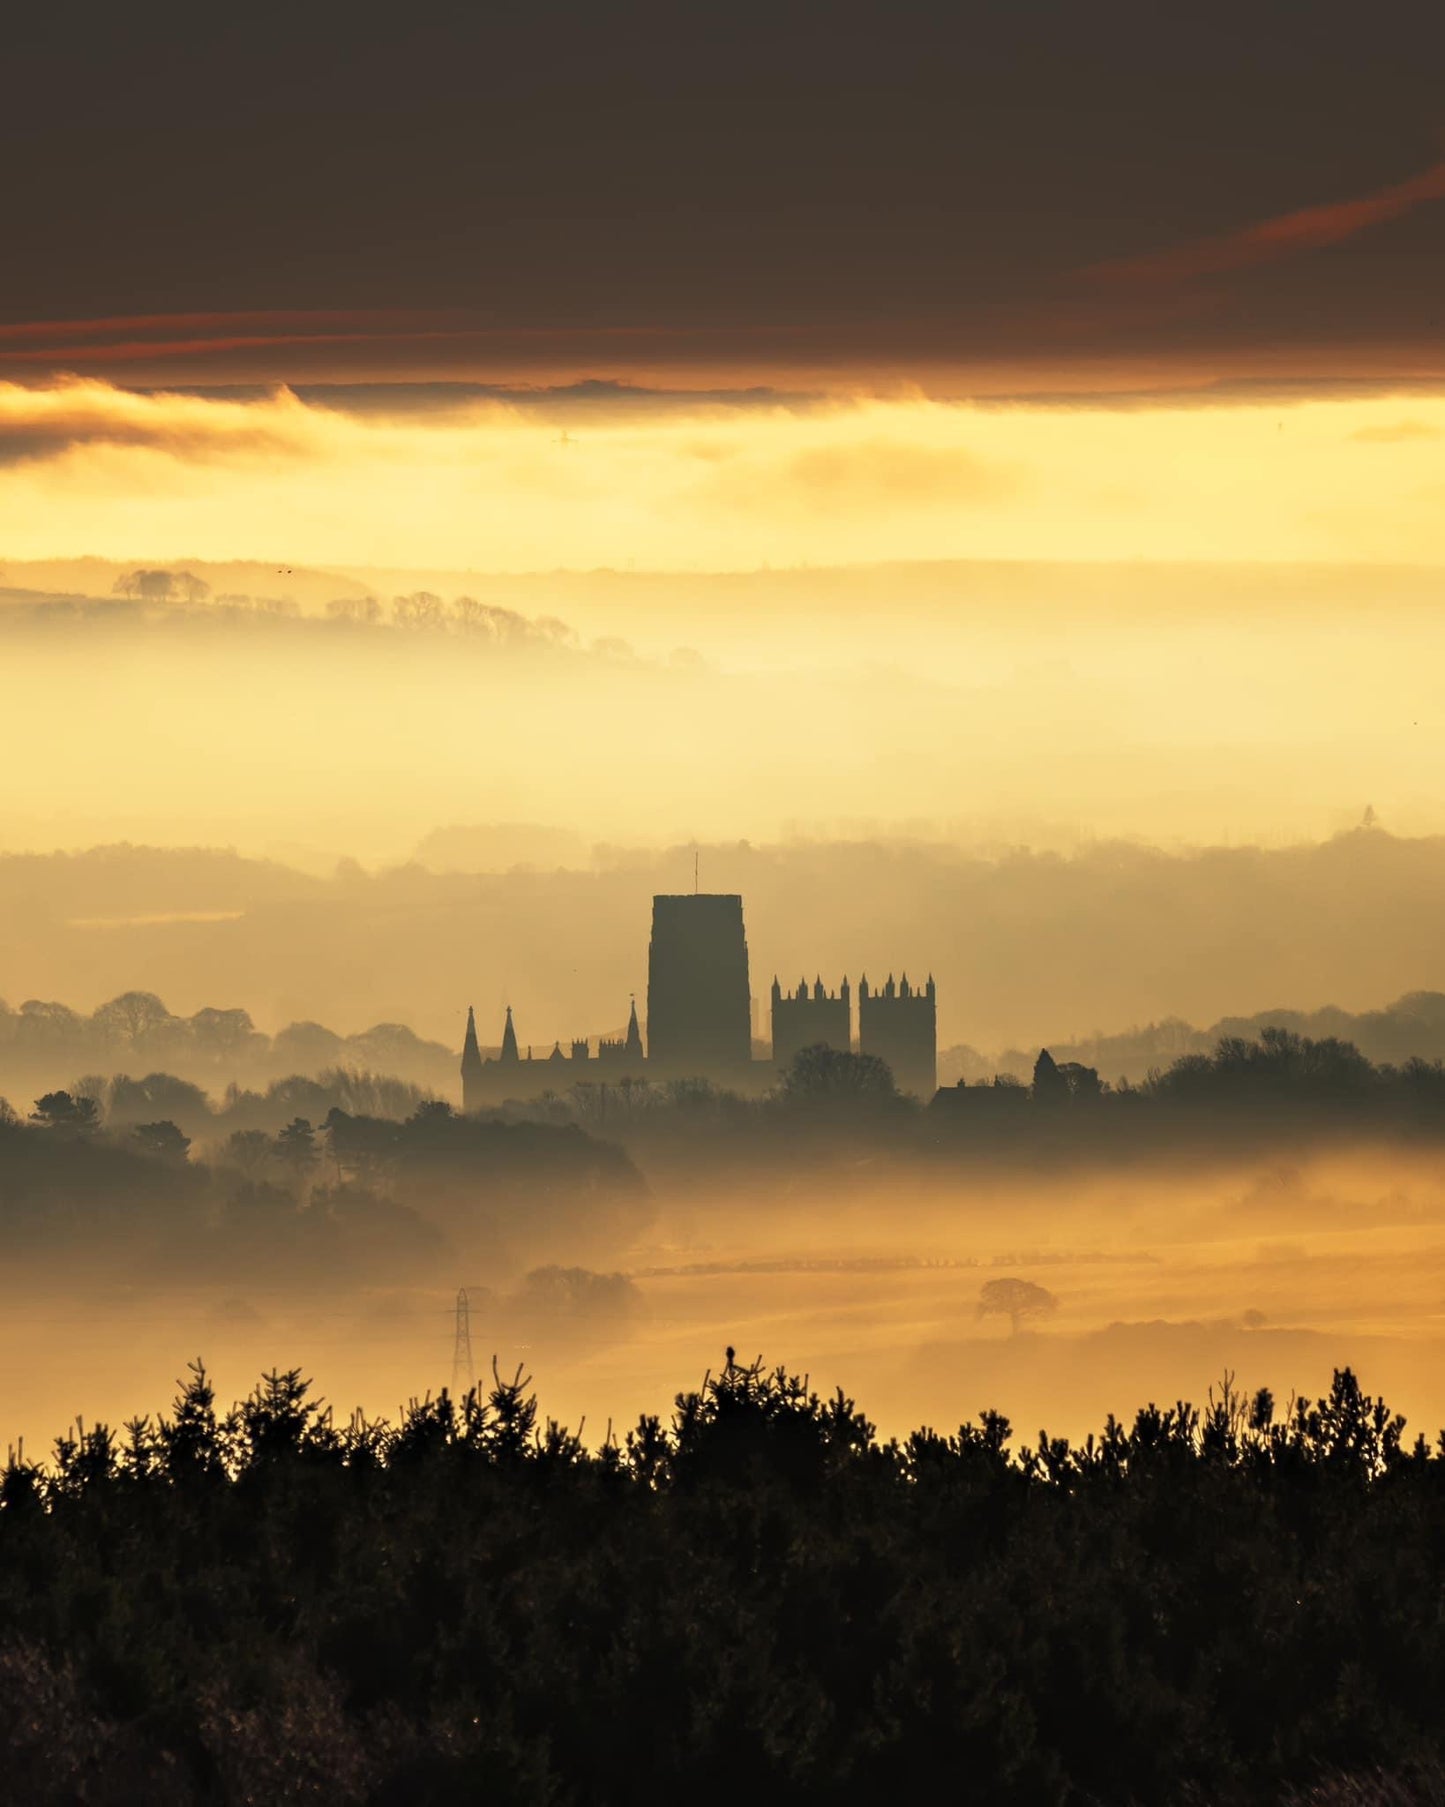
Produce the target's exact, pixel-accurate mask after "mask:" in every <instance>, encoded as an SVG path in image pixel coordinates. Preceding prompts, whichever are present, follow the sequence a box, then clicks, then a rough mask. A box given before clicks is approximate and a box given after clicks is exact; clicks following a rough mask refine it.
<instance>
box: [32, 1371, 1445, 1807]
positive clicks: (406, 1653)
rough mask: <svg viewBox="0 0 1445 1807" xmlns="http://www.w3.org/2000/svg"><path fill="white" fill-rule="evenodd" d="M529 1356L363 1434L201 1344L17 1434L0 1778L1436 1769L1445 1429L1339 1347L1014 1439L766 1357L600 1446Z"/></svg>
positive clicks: (232, 1781)
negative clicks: (1431, 1426) (1311, 1373)
mask: <svg viewBox="0 0 1445 1807" xmlns="http://www.w3.org/2000/svg"><path fill="white" fill-rule="evenodd" d="M525 1384H526V1383H525V1382H524V1381H523V1380H522V1378H521V1376H520V1374H519V1375H518V1377H517V1378H516V1380H515V1381H514V1382H511V1383H507V1382H501V1381H499V1382H498V1383H497V1384H496V1386H495V1387H494V1388H493V1389H492V1391H491V1394H490V1397H489V1398H486V1399H478V1398H477V1397H475V1396H473V1397H472V1398H469V1399H468V1400H466V1401H464V1402H454V1401H453V1400H451V1399H449V1398H447V1397H446V1396H443V1397H442V1398H441V1399H440V1400H436V1401H427V1402H423V1403H421V1404H418V1405H413V1406H412V1407H411V1408H410V1410H409V1411H408V1412H407V1413H406V1414H405V1415H404V1417H403V1419H402V1421H401V1422H400V1423H399V1424H397V1425H394V1426H393V1425H386V1424H373V1423H368V1422H365V1421H364V1420H361V1419H359V1418H358V1419H355V1420H353V1421H352V1422H351V1423H350V1424H349V1425H347V1426H345V1427H344V1428H343V1427H340V1426H337V1425H336V1424H335V1423H334V1422H333V1421H332V1419H331V1418H330V1416H329V1415H328V1414H327V1413H325V1412H324V1411H322V1410H320V1409H318V1408H317V1406H316V1405H315V1404H313V1403H312V1402H311V1400H310V1398H309V1396H308V1390H307V1387H306V1385H305V1383H304V1382H303V1381H302V1380H301V1379H300V1378H299V1376H297V1375H295V1374H283V1375H270V1376H268V1377H267V1378H266V1379H265V1380H264V1381H263V1382H262V1383H261V1385H260V1386H259V1387H258V1389H257V1391H256V1392H255V1393H254V1394H253V1395H252V1397H251V1398H250V1399H248V1400H247V1401H245V1402H244V1403H243V1404H242V1405H240V1406H239V1407H237V1408H235V1409H234V1410H233V1411H232V1412H230V1413H229V1414H226V1415H224V1416H220V1415H218V1414H217V1412H216V1410H215V1405H214V1400H213V1397H212V1394H211V1390H210V1387H209V1384H208V1383H207V1381H206V1378H205V1376H204V1374H203V1373H202V1372H201V1371H200V1370H199V1369H198V1370H197V1372H196V1373H195V1375H194V1376H193V1378H192V1379H191V1381H190V1382H189V1383H188V1385H187V1386H186V1387H185V1389H184V1390H183V1392H182V1394H181V1397H180V1398H179V1400H178V1401H177V1403H176V1406H175V1409H174V1413H173V1415H172V1416H171V1417H170V1418H168V1419H164V1420H162V1421H161V1422H160V1423H159V1424H151V1423H149V1422H146V1421H140V1422H137V1423H135V1424H132V1425H130V1426H128V1427H127V1429H126V1432H125V1434H124V1435H123V1436H120V1437H115V1436H112V1434H111V1433H110V1432H109V1431H107V1430H105V1429H103V1428H102V1429H94V1430H87V1431H83V1432H80V1431H78V1432H77V1434H76V1435H75V1436H74V1437H73V1438H70V1439H66V1440H62V1442H61V1443H60V1444H58V1446H57V1449H56V1454H55V1458H54V1461H53V1462H52V1463H51V1464H50V1465H49V1466H48V1467H47V1468H45V1469H43V1470H42V1469H41V1468H39V1467H37V1466H35V1465H32V1464H28V1463H26V1462H24V1461H22V1460H18V1459H13V1458H12V1460H11V1462H10V1464H9V1466H8V1469H7V1471H6V1473H5V1475H4V1479H3V1487H0V1628H3V1629H0V1763H3V1773H0V1793H5V1794H6V1795H7V1798H11V1799H17V1800H19V1799H24V1800H26V1801H31V1802H46V1801H54V1802H60V1801H66V1802H68V1801H74V1800H86V1801H94V1802H121V1801H127V1802H128V1801H136V1800H144V1801H146V1802H154V1803H161V1802H172V1801H174V1802H183V1801H195V1800H224V1801H231V1800H236V1801H240V1800H249V1801H257V1802H271V1801H282V1800H302V1799H305V1800H316V1801H358V1802H359V1801H376V1802H398V1803H399V1802H408V1803H410V1802H426V1801H463V1800H465V1801H474V1800H487V1801H504V1802H505V1801H517V1802H529V1803H530V1802H547V1801H559V1802H560V1801H577V1802H594V1801H603V1802H612V1801H639V1802H674V1801H677V1800H680V1799H692V1800H699V1799H701V1800H709V1801H710V1800H718V1799H751V1800H752V1801H755V1802H763V1801H769V1800H782V1799H786V1800H789V1801H805V1802H806V1801H824V1800H826V1801H857V1802H865V1801H867V1802H871V1801H877V1800H881V1799H887V1798H890V1797H893V1796H898V1797H900V1798H905V1799H906V1798H912V1799H916V1800H929V1801H931V1800H935V1799H948V1800H982V1801H1006V1802H1035V1801H1037V1802H1047V1801H1103V1802H1126V1801H1138V1802H1152V1801H1158V1802H1165V1801H1179V1800H1181V1799H1190V1798H1193V1799H1196V1800H1201V1801H1235V1800H1240V1801H1256V1800H1275V1799H1280V1798H1282V1796H1285V1795H1286V1794H1287V1791H1288V1790H1290V1789H1291V1788H1293V1789H1298V1790H1300V1791H1310V1790H1313V1789H1315V1788H1319V1789H1320V1791H1321V1792H1320V1793H1319V1795H1318V1798H1319V1799H1320V1800H1321V1801H1324V1800H1329V1801H1338V1802H1345V1801H1350V1802H1359V1803H1364V1802H1368V1801H1384V1800H1387V1799H1388V1800H1397V1801H1401V1802H1403V1801H1413V1800H1425V1799H1434V1798H1437V1796H1436V1795H1435V1794H1434V1793H1433V1792H1432V1784H1431V1782H1430V1781H1429V1780H1428V1778H1429V1777H1431V1776H1432V1775H1433V1776H1435V1777H1437V1778H1438V1777H1439V1775H1440V1773H1441V1772H1440V1770H1439V1769H1438V1767H1437V1765H1438V1762H1439V1759H1440V1756H1441V1746H1442V1744H1445V1725H1442V1714H1441V1706H1440V1703H1441V1701H1442V1699H1445V1593H1442V1577H1445V1459H1442V1457H1445V1449H1442V1450H1439V1451H1437V1452H1435V1453H1433V1454H1432V1453H1431V1452H1430V1451H1429V1450H1428V1449H1427V1447H1426V1446H1425V1445H1424V1443H1423V1441H1421V1442H1417V1443H1416V1444H1415V1445H1414V1447H1413V1448H1406V1447H1405V1446H1404V1445H1403V1443H1402V1439H1401V1430H1402V1426H1401V1421H1400V1420H1399V1419H1396V1418H1392V1417H1391V1415H1390V1414H1389V1412H1388V1411H1387V1409H1386V1408H1385V1407H1384V1406H1383V1405H1382V1404H1380V1403H1379V1402H1377V1401H1375V1400H1372V1399H1369V1398H1367V1397H1365V1396H1363V1395H1362V1394H1361V1392H1360V1390H1359V1388H1358V1386H1357V1385H1356V1382H1355V1380H1354V1378H1353V1376H1352V1375H1351V1374H1350V1373H1349V1372H1348V1371H1346V1372H1343V1373H1341V1374H1339V1375H1337V1376H1336V1379H1335V1383H1334V1386H1333V1389H1332V1391H1331V1393H1330V1396H1329V1397H1328V1398H1327V1399H1325V1400H1322V1401H1320V1402H1318V1403H1317V1404H1316V1405H1313V1406H1310V1405H1307V1404H1304V1403H1301V1404H1299V1405H1297V1406H1295V1407H1294V1408H1293V1409H1292V1410H1291V1411H1290V1412H1289V1413H1288V1414H1287V1415H1286V1417H1285V1419H1284V1421H1283V1422H1275V1421H1274V1414H1273V1409H1272V1404H1271V1402H1270V1400H1269V1398H1268V1396H1267V1395H1266V1394H1260V1395H1258V1396H1256V1397H1255V1398H1254V1399H1253V1400H1249V1401H1246V1400H1243V1399H1241V1398H1239V1397H1238V1396H1236V1395H1235V1394H1234V1393H1233V1392H1232V1391H1231V1390H1230V1389H1228V1388H1226V1390H1225V1392H1224V1394H1223V1396H1222V1397H1218V1398H1214V1397H1212V1398H1211V1403H1210V1405H1209V1406H1208V1407H1207V1408H1205V1409H1204V1410H1203V1411H1202V1412H1201V1411H1195V1410H1193V1409H1191V1408H1188V1407H1183V1406H1180V1407H1175V1408H1173V1409H1170V1410H1166V1411H1159V1410H1156V1409H1155V1408H1153V1407H1150V1408H1148V1409H1147V1410H1145V1411H1143V1412H1141V1413H1140V1414H1139V1415H1138V1417H1137V1419H1136V1421H1135V1423H1134V1425H1133V1427H1132V1428H1131V1429H1128V1430H1125V1429H1123V1428H1122V1427H1121V1426H1119V1425H1118V1424H1115V1423H1114V1422H1112V1421H1111V1422H1110V1423H1109V1424H1108V1425H1107V1426H1106V1427H1105V1429H1104V1431H1103V1433H1102V1435H1100V1436H1097V1437H1093V1438H1091V1439H1090V1440H1089V1441H1088V1442H1087V1443H1086V1444H1085V1445H1083V1446H1082V1447H1075V1448H1071V1447H1069V1446H1068V1445H1067V1444H1065V1443H1063V1442H1060V1441H1056V1440H1053V1439H1049V1438H1046V1437H1040V1439H1039V1441H1038V1443H1037V1444H1036V1445H1034V1446H1032V1447H1028V1448H1024V1449H1022V1450H1020V1451H1018V1452H1017V1453H1012V1452H1011V1451H1010V1448H1009V1427H1008V1425H1007V1423H1006V1422H1005V1421H1004V1420H1003V1419H1001V1418H999V1417H997V1416H995V1415H992V1414H985V1415H984V1416H983V1417H982V1419H981V1420H980V1421H979V1423H978V1424H977V1425H975V1426H965V1427H964V1428H962V1429H961V1430H960V1431H959V1432H958V1433H957V1434H956V1435H953V1436H941V1435H937V1434H935V1433H934V1432H932V1431H919V1432H916V1433H914V1434H913V1435H912V1436H911V1437H909V1438H908V1439H907V1440H906V1441H905V1442H903V1443H901V1444H900V1443H894V1442H890V1443H886V1444H880V1443H879V1441H878V1440H877V1438H876V1436H875V1435H874V1432H873V1428H872V1426H871V1425H869V1423H868V1422H867V1420H866V1419H865V1418H863V1417H862V1416H861V1415H860V1414H859V1413H858V1412H857V1411H856V1410H855V1409H854V1407H853V1405H852V1403H851V1402H850V1401H848V1400H846V1399H844V1398H843V1397H842V1396H841V1395H839V1396H837V1397H835V1398H833V1399H830V1400H820V1399H819V1398H818V1397H817V1396H816V1395H814V1394H812V1393H811V1392H809V1391H808V1390H807V1388H806V1387H805V1385H804V1384H802V1383H800V1382H798V1381H797V1380H795V1379H792V1378H790V1377H788V1376H787V1375H785V1374H784V1373H782V1372H781V1371H778V1372H776V1373H767V1372H765V1371H763V1370H762V1369H761V1368H760V1367H758V1366H753V1367H741V1366H738V1365H735V1364H734V1363H733V1362H732V1361H731V1357H730V1359H729V1363H728V1366H727V1367H726V1369H725V1370H724V1372H723V1373H722V1374H721V1375H720V1376H719V1377H717V1378H716V1379H710V1380H709V1381H708V1382H707V1383H706V1384H705V1385H704V1387H703V1389H702V1390H701V1391H700V1392H698V1393H693V1394H687V1395H684V1396H681V1397H680V1398H679V1399H678V1401H677V1405H676V1409H675V1412H674V1414H673V1417H672V1421H671V1423H670V1424H668V1425H664V1424H662V1423H660V1422H659V1421H658V1420H656V1419H652V1418H645V1419H643V1420H642V1421H641V1422H640V1423H639V1424H638V1426H637V1427H636V1429H635V1430H633V1431H631V1432H630V1433H628V1435H627V1436H626V1437H625V1438H624V1439H623V1440H622V1441H621V1442H620V1443H618V1442H617V1441H615V1440H612V1439H610V1438H609V1441H608V1443H607V1445H606V1446H605V1447H604V1448H603V1449H602V1450H601V1451H600V1452H589V1451H587V1450H586V1449H584V1447H583V1446H582V1445H581V1443H580V1441H579V1440H578V1439H577V1438H576V1437H574V1436H572V1435H570V1434H569V1433H567V1432H566V1431H564V1430H562V1429H560V1428H559V1427H557V1426H556V1425H554V1424H551V1423H546V1424H542V1425H539V1424H538V1422H537V1419H536V1412H535V1406H534V1404H533V1402H532V1401H531V1400H530V1399H529V1398H528V1397H527V1395H526V1390H525ZM1381 1770H1384V1771H1386V1772H1388V1777H1389V1780H1388V1781H1387V1783H1386V1784H1383V1785H1381V1784H1379V1783H1377V1782H1376V1781H1373V1780H1371V1779H1370V1778H1371V1777H1374V1776H1376V1775H1377V1774H1378V1772H1380V1771H1381ZM1382 1786H1383V1787H1384V1788H1385V1789H1387V1790H1394V1791H1395V1792H1381V1788H1382ZM1311 1798H1313V1797H1311Z"/></svg>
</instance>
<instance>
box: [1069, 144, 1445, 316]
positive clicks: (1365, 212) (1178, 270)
mask: <svg viewBox="0 0 1445 1807" xmlns="http://www.w3.org/2000/svg"><path fill="white" fill-rule="evenodd" d="M1439 200H1445V159H1442V160H1441V161H1440V162H1438V163H1432V164H1431V165H1430V167H1429V168H1428V169H1424V170H1421V171H1420V172H1419V174H1418V175H1414V176H1411V177H1409V178H1408V179H1407V180H1405V181H1403V182H1394V183H1391V184H1390V185H1389V186H1388V187H1386V188H1380V189H1376V190H1375V192H1374V193H1373V194H1368V195H1361V196H1359V197H1358V198H1357V199H1355V200H1352V201H1327V202H1324V203H1322V204H1320V205H1319V206H1315V207H1301V208H1297V209H1295V210H1294V211H1293V212H1291V213H1282V214H1276V215H1275V216H1274V217H1273V218H1271V219H1266V220H1260V221H1258V222H1257V223H1256V224H1255V225H1253V226H1246V227H1245V228H1243V230H1241V231H1238V232H1227V233H1222V234H1220V235H1219V236H1217V237H1213V238H1204V239H1194V240H1192V241H1189V242H1187V243H1185V244H1182V245H1174V246H1171V247H1170V248H1169V249H1167V250H1164V251H1154V252H1146V253H1144V254H1143V255H1141V256H1138V257H1125V258H1116V259H1113V260H1111V261H1110V262H1108V263H1101V264H1093V265H1091V266H1090V267H1089V268H1088V269H1087V270H1085V271H1084V272H1083V274H1084V276H1085V277H1086V278H1088V279H1089V280H1090V281H1092V282H1097V283H1104V284H1109V285H1113V284H1120V285H1124V286H1131V285H1135V284H1144V285H1158V286H1159V287H1162V288H1167V287H1170V286H1172V285H1174V284H1176V283H1189V282H1193V281H1196V280H1197V279H1199V278H1200V277H1207V276H1223V275H1228V274H1229V273H1230V272H1231V271H1234V270H1243V269H1248V268H1250V267H1252V266H1254V265H1256V264H1262V263H1271V262H1274V261H1275V260H1277V259H1279V258H1284V257H1292V256H1294V255H1295V254H1296V253H1298V252H1301V251H1318V250H1323V249H1324V248H1326V247H1327V246H1330V245H1339V244H1343V243H1344V242H1345V241H1346V240H1347V239H1351V238H1354V237H1355V236H1356V234H1358V233H1360V232H1364V231H1367V230H1368V229H1369V228H1370V227H1372V226H1379V225H1383V224H1385V223H1386V222H1387V221H1389V220H1397V219H1401V218H1403V217H1404V215H1405V214H1407V213H1410V212H1412V211H1413V210H1414V209H1415V208H1416V207H1420V206H1423V205H1425V204H1426V203H1428V202H1430V201H1439Z"/></svg>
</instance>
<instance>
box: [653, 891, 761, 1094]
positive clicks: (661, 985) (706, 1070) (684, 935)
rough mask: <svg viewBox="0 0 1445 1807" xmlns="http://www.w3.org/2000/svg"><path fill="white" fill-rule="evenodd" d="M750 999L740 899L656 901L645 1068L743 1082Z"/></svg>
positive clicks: (749, 1036)
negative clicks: (740, 1076)
mask: <svg viewBox="0 0 1445 1807" xmlns="http://www.w3.org/2000/svg"><path fill="white" fill-rule="evenodd" d="M752 1055H753V1043H752V994H751V991H750V990H749V986H748V944H747V938H746V936H745V935H744V933H743V900H742V898H741V897H738V896H734V895H726V894H722V893H716V894H710V893H702V894H697V893H694V894H693V895H691V896H686V895H684V896H674V897H668V896H663V897H654V898H653V900H652V940H651V942H650V943H649V945H648V949H647V1056H648V1066H649V1068H651V1069H652V1070H653V1071H654V1072H657V1073H658V1074H660V1075H661V1076H663V1077H668V1078H675V1079H717V1080H719V1081H721V1082H723V1083H726V1082H727V1081H728V1080H729V1079H730V1078H732V1077H733V1076H736V1075H740V1074H743V1075H745V1074H746V1073H747V1071H748V1065H749V1062H750V1061H751V1060H752Z"/></svg>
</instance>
